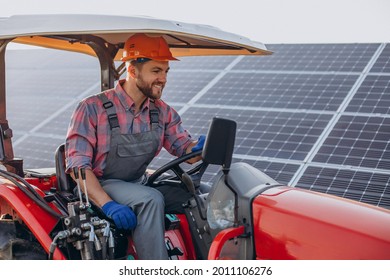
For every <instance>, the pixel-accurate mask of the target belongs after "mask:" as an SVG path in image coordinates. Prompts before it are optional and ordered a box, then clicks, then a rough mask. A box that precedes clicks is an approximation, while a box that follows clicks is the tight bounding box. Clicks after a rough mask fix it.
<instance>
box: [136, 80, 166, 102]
mask: <svg viewBox="0 0 390 280" xmlns="http://www.w3.org/2000/svg"><path fill="white" fill-rule="evenodd" d="M138 81H139V83H136V85H137V88H138V89H139V90H140V91H141V92H142V94H143V95H145V96H146V97H149V98H151V99H160V98H161V95H162V91H163V88H164V85H163V84H161V83H152V84H151V85H147V84H146V83H145V82H144V80H143V79H142V78H138ZM156 84H157V85H158V84H160V85H161V89H160V94H158V95H156V94H153V86H154V85H156Z"/></svg>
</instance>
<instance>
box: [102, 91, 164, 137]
mask: <svg viewBox="0 0 390 280" xmlns="http://www.w3.org/2000/svg"><path fill="white" fill-rule="evenodd" d="M97 97H98V98H99V99H100V100H101V101H102V103H103V107H104V109H105V110H106V113H107V116H108V122H109V124H110V128H111V129H113V128H116V127H119V121H118V115H117V114H116V110H115V107H114V103H112V101H110V100H109V99H108V98H107V96H106V95H105V93H104V92H101V93H99V94H98V95H97ZM149 104H150V110H149V117H150V125H151V126H152V129H153V130H154V129H156V128H157V126H158V121H159V120H158V119H159V117H158V109H157V108H156V104H155V103H154V100H152V99H150V103H149Z"/></svg>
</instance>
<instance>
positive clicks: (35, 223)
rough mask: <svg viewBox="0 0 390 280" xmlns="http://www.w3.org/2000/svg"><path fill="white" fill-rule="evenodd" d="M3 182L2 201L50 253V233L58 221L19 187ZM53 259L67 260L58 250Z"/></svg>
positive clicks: (0, 197)
mask: <svg viewBox="0 0 390 280" xmlns="http://www.w3.org/2000/svg"><path fill="white" fill-rule="evenodd" d="M2 181H3V182H2V186H1V187H0V201H1V200H2V201H5V202H6V203H7V204H8V206H9V207H8V208H11V209H13V210H14V211H15V212H16V213H17V214H18V217H19V218H20V219H21V220H23V222H24V223H25V224H26V225H27V226H28V228H29V229H30V230H31V232H32V233H33V234H34V236H35V237H36V238H37V239H38V241H39V243H40V244H41V245H42V247H43V248H44V249H45V250H46V252H49V248H50V244H51V242H52V239H51V238H50V236H49V233H50V231H51V230H52V229H53V228H54V226H55V224H56V223H57V219H56V218H55V217H53V216H52V215H50V214H49V213H47V212H46V211H45V210H43V209H42V208H41V207H40V206H39V205H37V204H36V203H35V202H34V201H32V200H31V199H30V198H29V197H27V196H26V195H25V194H24V193H23V192H22V191H20V190H19V189H18V188H17V187H15V186H14V185H12V184H10V183H7V182H6V180H2ZM1 211H3V210H1ZM2 214H3V213H2ZM53 259H65V257H64V255H63V254H62V253H61V252H60V251H59V250H58V249H56V250H55V251H54V256H53Z"/></svg>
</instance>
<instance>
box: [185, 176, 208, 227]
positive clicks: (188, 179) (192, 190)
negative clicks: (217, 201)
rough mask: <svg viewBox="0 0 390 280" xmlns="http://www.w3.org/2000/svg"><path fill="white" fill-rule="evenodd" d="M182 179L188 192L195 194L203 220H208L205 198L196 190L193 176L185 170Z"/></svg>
mask: <svg viewBox="0 0 390 280" xmlns="http://www.w3.org/2000/svg"><path fill="white" fill-rule="evenodd" d="M181 180H182V182H183V183H184V184H185V185H186V187H187V190H188V192H189V193H190V194H192V195H193V196H194V198H195V201H196V204H197V205H198V210H199V215H200V217H201V218H202V220H206V215H205V214H204V211H205V209H206V208H205V206H204V203H203V200H202V199H201V198H200V197H199V195H197V194H196V192H195V186H194V182H193V181H192V179H191V176H190V175H188V173H186V172H184V173H183V174H182V175H181Z"/></svg>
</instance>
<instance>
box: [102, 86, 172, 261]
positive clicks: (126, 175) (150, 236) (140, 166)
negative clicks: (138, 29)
mask: <svg viewBox="0 0 390 280" xmlns="http://www.w3.org/2000/svg"><path fill="white" fill-rule="evenodd" d="M98 97H99V99H100V100H101V101H102V102H103V106H104V108H105V109H106V112H107V115H108V120H109V124H110V127H111V142H110V151H109V153H108V155H107V160H106V167H105V168H104V170H103V177H102V178H101V181H100V182H101V185H102V187H103V189H104V190H105V192H106V193H107V194H108V195H109V196H110V197H111V198H112V199H113V200H115V201H116V202H118V203H121V204H124V205H128V206H129V207H131V208H132V209H133V210H134V212H135V214H136V215H137V221H138V223H137V227H136V228H135V229H134V231H133V241H134V245H135V248H136V250H137V254H138V258H139V259H143V260H146V259H152V260H157V259H168V253H167V249H166V246H165V241H164V197H163V195H162V194H161V192H159V191H158V190H156V189H154V188H150V187H148V186H144V185H142V183H143V179H144V174H145V171H146V168H147V166H148V164H149V163H150V162H151V161H152V160H153V158H154V156H155V155H156V152H157V149H158V146H159V142H160V136H159V134H158V131H157V128H158V111H157V110H156V107H155V105H154V102H150V108H149V109H150V126H151V129H150V131H146V132H142V133H136V134H121V133H120V127H119V123H118V118H117V114H116V111H115V108H114V106H113V103H112V102H111V101H109V100H108V98H107V97H106V95H105V94H104V93H100V94H99V95H98Z"/></svg>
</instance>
